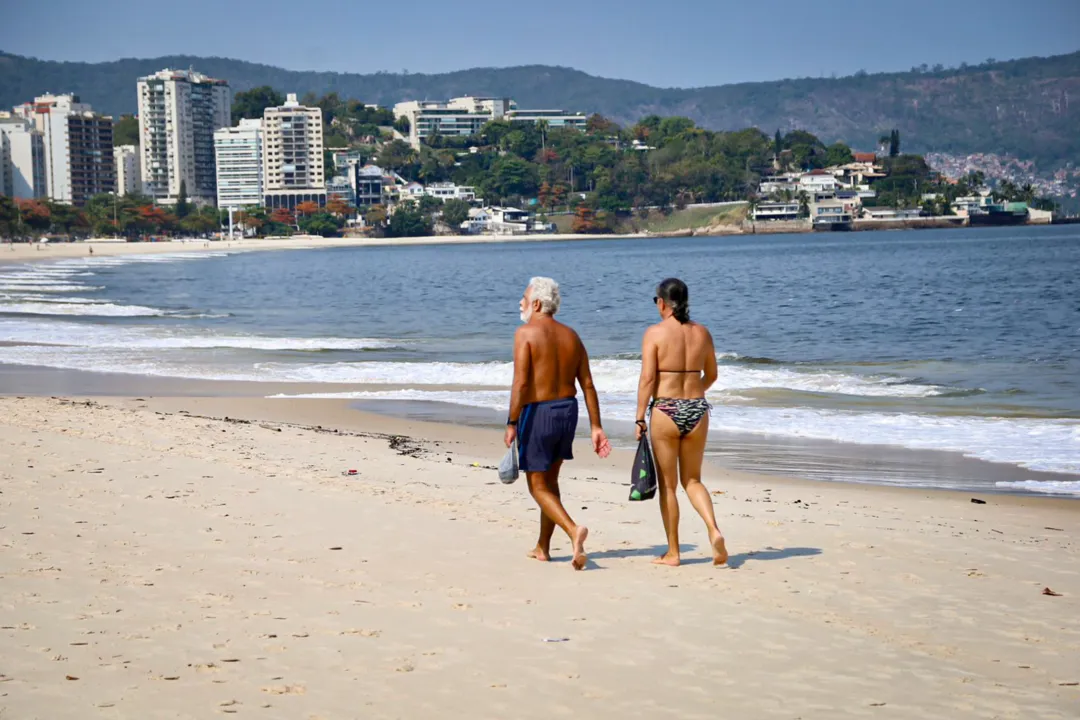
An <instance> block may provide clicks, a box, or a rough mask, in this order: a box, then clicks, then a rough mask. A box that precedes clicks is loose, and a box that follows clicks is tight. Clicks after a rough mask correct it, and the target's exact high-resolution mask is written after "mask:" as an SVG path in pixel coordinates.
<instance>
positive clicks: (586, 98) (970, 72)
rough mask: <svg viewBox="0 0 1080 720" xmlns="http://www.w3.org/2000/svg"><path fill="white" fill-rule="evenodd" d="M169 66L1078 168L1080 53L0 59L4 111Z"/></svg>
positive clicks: (372, 95)
mask: <svg viewBox="0 0 1080 720" xmlns="http://www.w3.org/2000/svg"><path fill="white" fill-rule="evenodd" d="M165 67H171V68H188V67H193V68H195V69H197V70H199V71H201V72H204V73H206V74H208V75H212V76H214V77H221V78H225V79H227V80H228V81H229V82H230V83H231V84H232V86H233V88H234V90H247V89H250V88H252V87H256V86H260V85H270V86H272V87H274V88H276V89H278V90H279V91H282V92H296V93H298V94H300V95H303V94H304V93H307V92H314V93H318V94H322V93H326V92H330V91H336V92H337V93H338V94H339V95H341V96H342V97H349V98H357V99H360V100H363V101H364V102H368V103H379V104H382V105H392V104H393V103H395V102H398V101H401V100H405V99H418V98H420V99H423V98H429V99H443V98H447V97H452V96H457V95H466V94H469V95H497V96H510V97H513V98H515V99H516V100H517V101H518V103H519V104H520V105H521V106H522V107H534V108H564V109H567V110H575V111H583V112H586V113H590V114H591V113H594V112H595V113H600V114H602V115H604V116H606V117H608V118H611V119H613V120H615V121H617V122H619V123H624V124H625V123H632V122H634V121H636V120H639V119H640V118H642V117H643V116H645V115H650V114H656V115H661V116H668V115H684V116H686V117H689V118H691V119H693V120H694V121H695V122H697V123H698V124H699V125H701V126H702V127H706V128H710V129H715V130H732V129H739V128H744V127H748V126H756V127H759V128H761V129H763V130H765V131H766V132H768V133H772V132H773V131H774V130H776V129H778V128H779V129H781V130H783V131H787V130H791V129H797V128H801V129H805V130H809V131H810V132H812V133H814V134H815V135H817V136H819V137H820V138H822V139H823V140H825V141H826V142H833V141H836V140H843V141H845V142H847V143H848V144H850V145H852V146H854V147H857V148H861V149H870V148H872V147H874V146H875V145H876V144H877V140H878V138H879V137H881V135H882V134H883V133H887V132H888V130H890V129H892V128H898V129H899V130H900V134H901V136H902V137H903V138H904V149H905V150H909V151H915V152H929V151H939V152H949V153H959V154H968V153H975V152H994V153H1008V154H1012V155H1016V156H1018V157H1020V158H1022V159H1030V160H1035V161H1036V162H1037V163H1038V165H1039V167H1040V169H1043V170H1046V169H1051V168H1053V167H1057V166H1059V165H1061V164H1063V163H1065V162H1073V163H1076V164H1078V165H1080V52H1077V53H1073V54H1070V55H1059V56H1055V57H1049V58H1028V59H1023V60H1011V61H1005V62H993V61H988V62H986V63H983V64H981V65H978V66H971V67H962V68H957V69H944V68H926V67H924V68H922V69H913V70H912V71H909V72H903V73H882V74H872V75H870V74H865V73H857V74H856V75H853V76H850V77H844V78H833V79H826V78H819V79H814V78H805V79H791V80H780V81H776V82H763V83H741V84H736V85H722V86H717V87H704V88H690V89H671V88H655V87H651V86H648V85H644V84H641V83H635V82H630V81H626V80H609V79H605V78H598V77H594V76H591V75H588V74H586V73H583V72H580V71H577V70H573V69H569V68H563V67H552V66H544V65H531V66H522V67H511V68H476V69H471V70H461V71H457V72H451V73H444V74H438V75H423V74H401V73H375V74H371V75H359V74H349V73H333V72H294V71H289V70H283V69H281V68H275V67H271V66H268V65H258V64H254V63H248V62H243V61H239V60H229V59H225V58H200V57H191V56H170V57H160V58H153V59H145V60H138V59H126V60H118V61H115V62H107V63H96V64H91V63H70V62H52V61H42V60H36V59H33V58H26V57H21V56H17V55H10V54H6V53H2V52H0V108H3V107H9V106H11V105H14V104H16V103H19V102H25V101H27V100H30V99H32V98H33V97H34V95H37V94H41V93H44V92H75V93H78V94H79V95H81V96H82V98H83V100H84V101H85V102H89V103H92V104H93V105H94V107H95V108H97V109H99V110H101V111H103V112H107V113H112V114H114V115H118V114H120V113H130V112H133V111H134V110H135V106H136V100H135V79H136V78H137V77H139V76H141V75H148V74H150V73H152V72H155V71H157V70H160V69H162V68H165Z"/></svg>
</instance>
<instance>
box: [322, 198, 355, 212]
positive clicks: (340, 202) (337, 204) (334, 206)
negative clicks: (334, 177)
mask: <svg viewBox="0 0 1080 720" xmlns="http://www.w3.org/2000/svg"><path fill="white" fill-rule="evenodd" d="M326 211H327V212H328V213H330V214H331V215H337V216H338V217H345V216H346V215H351V214H352V212H353V207H352V205H350V204H349V201H348V200H346V199H345V198H343V197H341V196H340V195H331V196H330V199H329V200H328V201H327V202H326Z"/></svg>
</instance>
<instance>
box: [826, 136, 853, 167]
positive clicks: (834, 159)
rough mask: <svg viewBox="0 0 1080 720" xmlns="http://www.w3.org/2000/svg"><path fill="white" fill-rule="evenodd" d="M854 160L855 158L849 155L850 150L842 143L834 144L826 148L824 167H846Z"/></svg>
mask: <svg viewBox="0 0 1080 720" xmlns="http://www.w3.org/2000/svg"><path fill="white" fill-rule="evenodd" d="M854 159H855V156H854V155H852V154H851V148H849V147H848V146H847V145H845V144H844V143H840V142H838V143H834V144H832V145H830V146H829V147H828V149H827V150H826V153H825V165H826V167H834V166H836V165H847V164H848V163H850V162H852V161H853V160H854Z"/></svg>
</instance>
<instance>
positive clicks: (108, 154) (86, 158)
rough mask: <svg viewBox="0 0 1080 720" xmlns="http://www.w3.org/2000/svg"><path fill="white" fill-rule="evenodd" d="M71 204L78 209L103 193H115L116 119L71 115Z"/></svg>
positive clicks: (89, 114) (69, 118) (69, 133)
mask: <svg viewBox="0 0 1080 720" xmlns="http://www.w3.org/2000/svg"><path fill="white" fill-rule="evenodd" d="M68 143H69V154H68V162H69V163H70V168H71V171H70V172H71V197H70V198H65V199H64V200H63V201H64V202H70V203H71V204H72V205H77V206H79V207H81V206H83V205H85V204H86V201H87V200H89V199H90V198H92V197H93V196H95V195H98V194H100V193H108V192H116V166H115V165H114V163H113V119H112V117H110V116H108V115H98V114H96V113H93V112H83V113H74V114H72V115H68Z"/></svg>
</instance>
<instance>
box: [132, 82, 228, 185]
mask: <svg viewBox="0 0 1080 720" xmlns="http://www.w3.org/2000/svg"><path fill="white" fill-rule="evenodd" d="M138 88H139V141H140V148H141V154H142V156H141V158H140V160H141V172H142V182H143V192H145V193H146V194H147V195H150V196H152V197H154V198H156V199H157V200H158V201H159V202H163V203H175V202H176V201H177V200H178V199H179V196H180V185H181V184H183V185H184V190H185V191H186V193H187V196H188V199H189V200H191V201H193V202H196V203H206V204H209V203H213V202H214V200H215V199H216V197H217V173H216V170H215V166H214V131H215V130H217V129H218V128H223V127H228V126H229V123H230V117H231V115H230V112H231V104H232V93H231V91H230V90H229V84H228V83H227V82H226V81H224V80H216V79H214V78H211V77H207V76H206V75H203V74H201V73H197V72H195V71H194V70H162V71H161V72H158V73H155V74H154V75H149V76H147V77H144V78H139V83H138Z"/></svg>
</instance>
